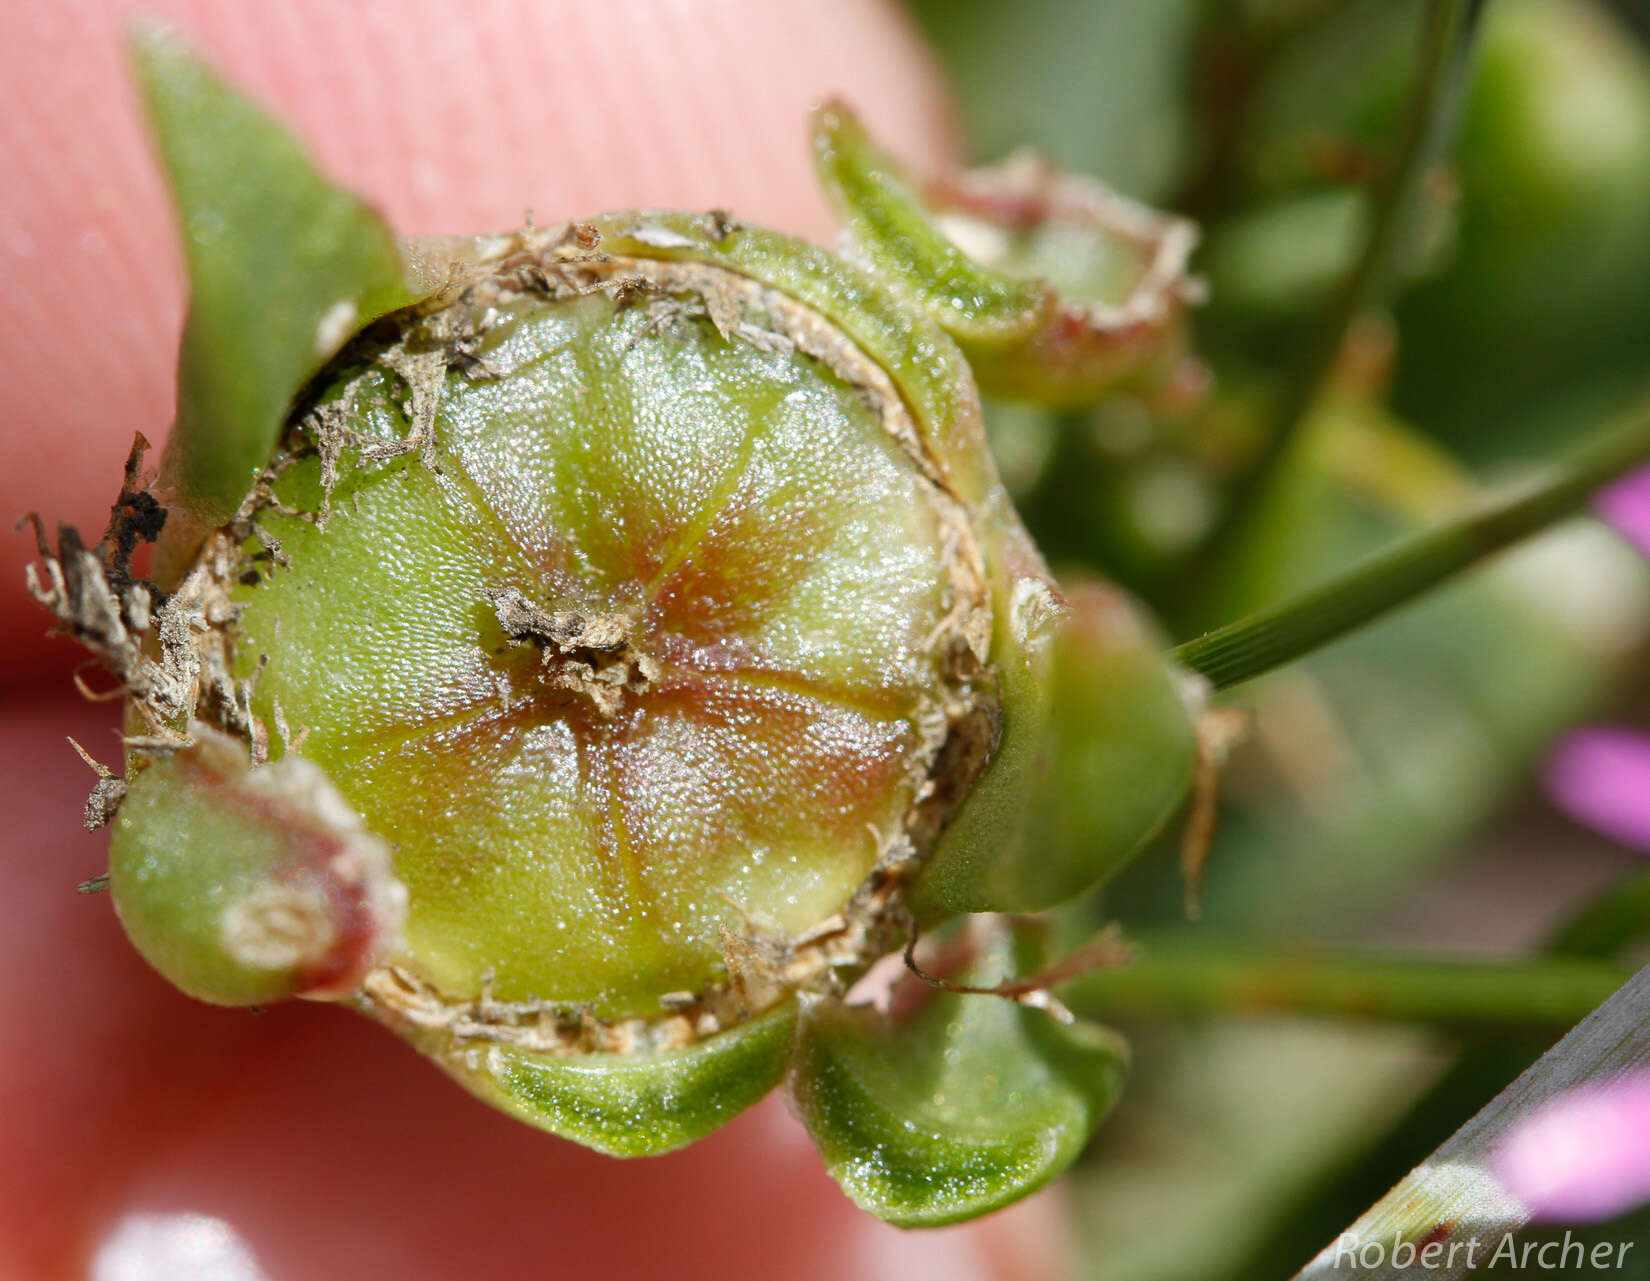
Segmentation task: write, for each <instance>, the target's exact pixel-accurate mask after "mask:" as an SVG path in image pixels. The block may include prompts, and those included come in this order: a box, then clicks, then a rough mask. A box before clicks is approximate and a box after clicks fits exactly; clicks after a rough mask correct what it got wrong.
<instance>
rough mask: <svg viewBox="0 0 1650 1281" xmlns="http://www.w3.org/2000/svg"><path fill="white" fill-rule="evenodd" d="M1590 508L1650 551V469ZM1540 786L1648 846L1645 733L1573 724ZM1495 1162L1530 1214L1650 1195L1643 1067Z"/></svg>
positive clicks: (1649, 1121) (1561, 1106) (1575, 1097)
mask: <svg viewBox="0 0 1650 1281" xmlns="http://www.w3.org/2000/svg"><path fill="white" fill-rule="evenodd" d="M1596 507H1597V511H1598V513H1599V515H1601V516H1602V517H1604V519H1605V520H1607V521H1609V523H1610V524H1611V525H1613V526H1614V527H1615V528H1616V529H1617V530H1618V531H1620V533H1621V534H1622V535H1623V536H1625V537H1626V538H1628V539H1630V540H1631V541H1632V542H1633V543H1634V544H1635V545H1636V546H1637V547H1638V548H1639V550H1640V551H1642V552H1644V553H1645V555H1646V556H1650V468H1646V469H1643V470H1640V471H1637V472H1635V473H1633V474H1632V475H1631V476H1629V477H1627V479H1625V480H1623V481H1621V482H1620V483H1618V484H1616V485H1613V486H1611V487H1610V488H1609V489H1608V490H1606V491H1605V492H1604V493H1603V494H1601V495H1600V496H1599V498H1598V500H1597V504H1596ZM1546 785H1547V792H1548V794H1549V795H1550V796H1551V797H1552V799H1553V801H1554V802H1555V803H1556V804H1557V805H1558V806H1559V807H1560V808H1561V809H1563V810H1564V811H1565V812H1566V813H1568V814H1569V815H1570V816H1571V817H1572V818H1574V819H1576V820H1577V821H1578V822H1581V823H1585V824H1586V825H1587V826H1588V827H1591V828H1593V829H1595V830H1596V831H1599V832H1602V833H1603V834H1604V835H1606V836H1608V837H1609V838H1610V839H1611V840H1614V841H1618V842H1620V843H1621V844H1622V845H1626V846H1628V847H1629V848H1631V849H1635V850H1638V851H1640V852H1641V853H1645V854H1650V733H1646V732H1644V731H1642V730H1637V729H1631V728H1627V727H1624V726H1617V725H1596V726H1590V727H1588V728H1585V729H1581V730H1578V731H1576V732H1575V733H1573V734H1570V735H1568V736H1567V737H1565V738H1564V739H1562V740H1561V741H1560V742H1559V744H1558V746H1557V747H1556V748H1555V749H1554V750H1553V752H1552V754H1551V755H1550V756H1549V757H1548V759H1547V769H1546ZM1493 1163H1494V1166H1495V1172H1496V1175H1497V1177H1498V1178H1499V1179H1500V1180H1501V1183H1502V1185H1503V1186H1504V1187H1505V1188H1506V1189H1507V1191H1508V1192H1511V1193H1512V1194H1513V1195H1514V1196H1516V1197H1518V1199H1519V1200H1521V1201H1523V1202H1524V1204H1525V1205H1527V1206H1528V1207H1529V1208H1530V1211H1531V1213H1532V1214H1533V1215H1534V1216H1535V1217H1536V1218H1537V1219H1556V1220H1561V1221H1566V1222H1572V1223H1585V1222H1591V1221H1594V1220H1597V1219H1607V1218H1610V1217H1611V1216H1613V1215H1616V1214H1620V1213H1621V1212H1623V1211H1624V1210H1629V1209H1632V1208H1633V1207H1634V1206H1636V1205H1639V1204H1641V1203H1643V1202H1646V1201H1650V1071H1640V1072H1638V1073H1635V1074H1633V1075H1630V1076H1626V1077H1622V1078H1620V1079H1618V1080H1616V1081H1612V1082H1608V1083H1601V1084H1596V1085H1588V1086H1583V1087H1581V1088H1579V1089H1575V1090H1571V1091H1568V1092H1566V1093H1564V1094H1561V1095H1558V1096H1556V1097H1555V1098H1553V1099H1550V1100H1549V1101H1548V1102H1546V1103H1545V1104H1543V1105H1541V1106H1540V1107H1538V1108H1537V1109H1535V1110H1534V1111H1533V1112H1531V1113H1530V1115H1529V1116H1527V1117H1525V1118H1524V1119H1523V1120H1521V1121H1520V1122H1519V1123H1518V1124H1517V1125H1516V1126H1515V1127H1514V1128H1513V1129H1512V1130H1511V1131H1510V1132H1509V1133H1508V1135H1507V1138H1506V1141H1505V1142H1504V1143H1503V1144H1502V1145H1501V1147H1500V1148H1499V1149H1497V1151H1496V1153H1495V1156H1494V1158H1493Z"/></svg>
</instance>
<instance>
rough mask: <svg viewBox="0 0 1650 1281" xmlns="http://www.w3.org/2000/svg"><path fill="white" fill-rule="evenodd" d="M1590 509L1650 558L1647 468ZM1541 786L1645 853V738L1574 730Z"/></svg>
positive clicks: (1648, 795)
mask: <svg viewBox="0 0 1650 1281" xmlns="http://www.w3.org/2000/svg"><path fill="white" fill-rule="evenodd" d="M1594 507H1595V510H1596V511H1597V512H1598V514H1599V515H1600V516H1602V517H1603V518H1604V519H1605V520H1606V521H1608V522H1609V523H1610V524H1611V525H1613V526H1614V527H1615V528H1616V529H1617V530H1618V531H1619V532H1620V533H1621V534H1622V535H1623V536H1624V537H1625V538H1627V539H1628V540H1629V541H1631V542H1632V543H1633V544H1634V545H1636V546H1637V547H1638V549H1639V550H1640V551H1641V552H1643V553H1644V554H1645V555H1646V556H1650V467H1645V468H1641V469H1640V470H1638V471H1636V472H1634V473H1633V474H1632V475H1630V476H1628V477H1627V478H1626V479H1625V480H1621V481H1618V482H1617V483H1616V484H1614V485H1612V486H1610V487H1609V488H1608V489H1606V490H1605V491H1604V492H1603V493H1601V494H1600V495H1599V496H1598V498H1597V500H1596V501H1595V504H1594ZM1546 783H1547V792H1548V794H1549V795H1550V796H1551V797H1552V798H1553V801H1554V802H1555V803H1556V804H1557V805H1558V806H1559V807H1560V808H1561V809H1563V810H1564V811H1565V812H1566V813H1568V814H1569V815H1570V816H1571V817H1572V818H1574V819H1576V820H1577V821H1578V822H1581V823H1585V824H1586V825H1587V826H1588V827H1591V828H1594V829H1596V830H1597V831H1599V832H1602V833H1604V835H1606V836H1608V837H1610V839H1611V840H1614V841H1619V842H1620V843H1621V844H1623V845H1626V846H1628V847H1629V848H1631V849H1635V850H1638V851H1639V852H1641V853H1645V854H1650V733H1645V732H1643V731H1641V730H1636V729H1628V728H1625V727H1622V726H1613V725H1596V726H1590V727H1588V728H1586V729H1582V730H1579V731H1577V732H1576V733H1574V734H1571V735H1569V736H1568V737H1566V738H1564V739H1562V740H1561V741H1560V742H1559V744H1558V746H1557V748H1555V749H1554V751H1553V753H1552V755H1551V756H1549V757H1548V758H1547V771H1546Z"/></svg>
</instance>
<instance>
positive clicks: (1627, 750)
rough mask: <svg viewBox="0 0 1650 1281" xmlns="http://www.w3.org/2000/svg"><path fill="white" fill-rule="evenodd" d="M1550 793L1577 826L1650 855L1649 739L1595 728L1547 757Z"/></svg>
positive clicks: (1568, 740) (1573, 737)
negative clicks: (1580, 823)
mask: <svg viewBox="0 0 1650 1281" xmlns="http://www.w3.org/2000/svg"><path fill="white" fill-rule="evenodd" d="M1546 783H1547V792H1548V794H1549V795H1550V796H1551V797H1552V798H1553V801H1554V802H1555V803H1556V804H1557V805H1558V806H1559V808H1561V809H1562V810H1564V812H1565V813H1567V814H1569V815H1570V816H1571V817H1572V818H1574V819H1576V820H1577V821H1578V822H1582V823H1585V824H1586V825H1587V826H1588V827H1591V828H1594V829H1595V830H1597V831H1599V832H1602V833H1604V835H1606V836H1608V837H1609V838H1610V839H1611V840H1613V841H1619V842H1620V843H1621V844H1623V845H1626V846H1628V847H1629V848H1631V849H1635V850H1638V851H1640V852H1641V853H1645V854H1650V734H1647V733H1645V732H1643V731H1642V730H1636V729H1628V728H1626V727H1623V726H1616V725H1595V726H1589V727H1588V728H1586V729H1581V730H1577V731H1576V732H1575V733H1573V734H1570V735H1568V736H1567V737H1565V738H1564V739H1562V740H1561V741H1560V742H1559V744H1558V746H1557V747H1556V748H1555V749H1554V750H1553V752H1552V754H1551V755H1550V756H1549V757H1548V758H1547V777H1546Z"/></svg>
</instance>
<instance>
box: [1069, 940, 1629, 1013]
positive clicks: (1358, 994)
mask: <svg viewBox="0 0 1650 1281" xmlns="http://www.w3.org/2000/svg"><path fill="white" fill-rule="evenodd" d="M1140 946H1141V956H1140V958H1139V959H1138V960H1136V961H1135V962H1133V963H1132V964H1129V965H1124V966H1118V967H1116V968H1109V969H1102V970H1094V971H1091V972H1090V973H1088V974H1085V975H1083V976H1082V977H1080V978H1077V979H1073V980H1071V981H1070V982H1068V983H1066V984H1064V985H1063V986H1062V987H1061V988H1060V999H1061V1000H1063V1001H1065V1002H1066V1004H1068V1005H1069V1006H1071V1008H1072V1009H1073V1010H1075V1011H1077V1012H1078V1013H1079V1014H1084V1015H1088V1016H1091V1017H1094V1018H1098V1019H1115V1018H1121V1017H1140V1016H1153V1015H1165V1014H1259V1013H1272V1012H1278V1011H1287V1012H1291V1013H1305V1014H1325V1015H1337V1016H1342V1017H1354V1018H1382V1019H1400V1020H1413V1021H1417V1022H1429V1023H1450V1024H1479V1025H1482V1024H1492V1025H1495V1026H1520V1027H1528V1026H1536V1025H1541V1026H1552V1027H1569V1026H1570V1025H1571V1024H1573V1023H1575V1022H1577V1021H1578V1020H1580V1019H1582V1018H1584V1017H1585V1016H1586V1015H1587V1014H1588V1013H1590V1012H1591V1011H1592V1010H1593V1009H1594V1008H1595V1007H1597V1006H1598V1005H1599V1004H1600V1003H1601V1002H1603V1001H1604V1000H1606V999H1607V998H1608V997H1609V996H1610V994H1611V993H1612V992H1614V991H1615V990H1616V989H1617V988H1618V987H1620V986H1621V985H1622V983H1624V982H1625V981H1626V980H1627V978H1628V977H1629V976H1630V974H1631V973H1632V971H1631V970H1629V969H1625V968H1623V967H1622V966H1619V965H1616V964H1614V963H1613V962H1609V961H1601V960H1585V959H1573V958H1565V957H1533V958H1520V959H1512V960H1504V961H1502V960H1495V961H1489V960H1472V959H1464V958H1452V957H1423V956H1404V955H1396V954H1392V953H1386V952H1378V951H1369V952H1330V951H1319V950H1315V949H1310V948H1305V947H1302V946H1300V945H1287V946H1286V947H1285V948H1278V947H1268V946H1265V945H1261V944H1254V943H1246V942H1222V941H1218V940H1217V941H1210V940H1209V939H1207V938H1203V937H1201V936H1200V937H1199V938H1198V939H1195V940H1191V941H1187V940H1186V939H1185V938H1184V937H1176V936H1159V937H1157V938H1155V939H1154V938H1152V937H1150V936H1148V937H1147V938H1146V939H1145V940H1144V941H1141V943H1140Z"/></svg>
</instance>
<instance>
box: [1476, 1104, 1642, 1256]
mask: <svg viewBox="0 0 1650 1281" xmlns="http://www.w3.org/2000/svg"><path fill="white" fill-rule="evenodd" d="M1492 1165H1493V1167H1494V1169H1495V1173H1496V1176H1497V1177H1498V1178H1499V1179H1500V1180H1501V1183H1502V1185H1503V1186H1504V1187H1505V1188H1506V1190H1507V1191H1508V1192H1510V1193H1512V1194H1513V1195H1514V1196H1516V1197H1517V1198H1518V1199H1519V1200H1521V1201H1523V1202H1524V1204H1525V1205H1527V1206H1529V1207H1530V1210H1531V1212H1532V1213H1533V1214H1534V1216H1535V1217H1536V1218H1537V1219H1556V1220H1560V1221H1563V1222H1568V1223H1588V1222H1592V1221H1594V1220H1598V1219H1607V1218H1610V1217H1612V1216H1613V1215H1617V1214H1620V1213H1621V1212H1622V1211H1624V1210H1630V1209H1632V1208H1633V1207H1634V1206H1636V1205H1639V1204H1640V1203H1642V1202H1645V1201H1650V1072H1641V1073H1639V1074H1637V1075H1635V1076H1630V1077H1626V1078H1623V1079H1622V1080H1619V1081H1615V1082H1612V1083H1610V1084H1607V1085H1590V1086H1584V1087H1582V1088H1581V1089H1577V1090H1572V1091H1570V1092H1569V1093H1567V1094H1561V1095H1559V1096H1557V1097H1556V1098H1554V1099H1552V1100H1550V1101H1549V1102H1547V1103H1545V1104H1543V1105H1542V1106H1541V1107H1539V1108H1537V1109H1536V1110H1535V1111H1534V1112H1532V1113H1531V1114H1530V1115H1529V1116H1528V1117H1526V1118H1525V1119H1524V1120H1523V1121H1521V1122H1519V1124H1518V1125H1517V1126H1516V1127H1515V1128H1514V1129H1513V1130H1512V1131H1511V1132H1510V1133H1509V1134H1508V1136H1507V1138H1506V1139H1505V1141H1504V1142H1503V1143H1502V1145H1501V1147H1500V1148H1499V1149H1498V1150H1497V1151H1496V1152H1495V1154H1494V1156H1493V1158H1492Z"/></svg>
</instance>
